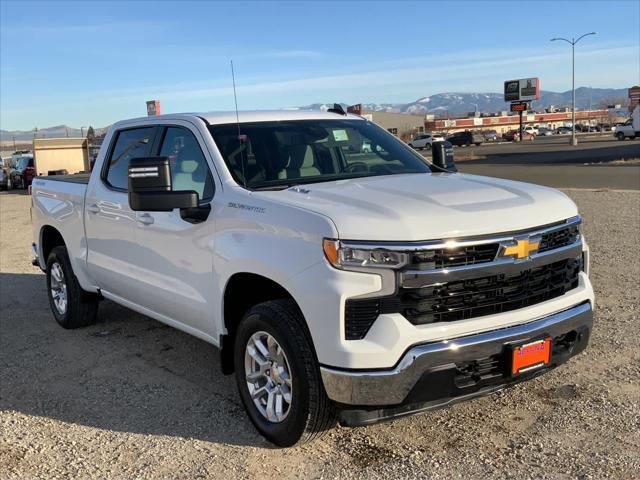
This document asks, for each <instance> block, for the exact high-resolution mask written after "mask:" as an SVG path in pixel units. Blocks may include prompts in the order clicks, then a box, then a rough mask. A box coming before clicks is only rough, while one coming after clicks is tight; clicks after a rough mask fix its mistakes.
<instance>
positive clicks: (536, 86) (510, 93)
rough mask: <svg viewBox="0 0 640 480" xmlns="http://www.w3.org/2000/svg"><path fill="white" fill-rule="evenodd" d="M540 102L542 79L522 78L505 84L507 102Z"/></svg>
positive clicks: (505, 99)
mask: <svg viewBox="0 0 640 480" xmlns="http://www.w3.org/2000/svg"><path fill="white" fill-rule="evenodd" d="M531 100H540V79H539V78H537V77H534V78H521V79H519V80H507V81H506V82H504V101H505V102H530V101H531Z"/></svg>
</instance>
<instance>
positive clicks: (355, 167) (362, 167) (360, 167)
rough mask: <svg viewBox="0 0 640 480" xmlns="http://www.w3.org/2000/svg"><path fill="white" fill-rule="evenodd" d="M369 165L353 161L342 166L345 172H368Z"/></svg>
mask: <svg viewBox="0 0 640 480" xmlns="http://www.w3.org/2000/svg"><path fill="white" fill-rule="evenodd" d="M368 171H369V166H368V165H367V164H366V163H365V162H354V163H352V164H350V165H347V166H346V167H345V168H344V172H345V173H358V172H368Z"/></svg>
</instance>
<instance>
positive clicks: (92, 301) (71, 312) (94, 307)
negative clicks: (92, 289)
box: [46, 246, 100, 328]
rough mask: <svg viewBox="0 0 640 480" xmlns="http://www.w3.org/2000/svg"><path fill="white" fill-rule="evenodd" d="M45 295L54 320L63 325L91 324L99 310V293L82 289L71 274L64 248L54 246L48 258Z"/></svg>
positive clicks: (82, 325) (80, 325)
mask: <svg viewBox="0 0 640 480" xmlns="http://www.w3.org/2000/svg"><path fill="white" fill-rule="evenodd" d="M46 273H47V295H48V297H49V305H50V306H51V311H52V312H53V316H54V317H55V319H56V321H57V322H58V323H59V324H60V325H61V326H62V327H64V328H79V327H84V326H86V325H89V324H91V323H93V322H94V321H95V319H96V315H97V313H98V303H99V301H100V299H99V297H98V295H96V294H95V293H89V292H86V291H84V290H83V289H82V288H81V287H80V284H79V283H78V279H77V278H76V276H75V275H74V273H73V269H72V268H71V262H70V261H69V254H68V253H67V248H66V247H63V246H59V247H55V248H54V249H53V250H52V251H51V253H50V254H49V258H48V259H47V269H46Z"/></svg>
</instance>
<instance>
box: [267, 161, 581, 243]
mask: <svg viewBox="0 0 640 480" xmlns="http://www.w3.org/2000/svg"><path fill="white" fill-rule="evenodd" d="M259 195H266V196H268V197H269V199H270V200H272V201H274V200H275V201H279V202H283V203H286V204H289V205H293V206H297V207H300V208H304V209H306V210H310V211H313V212H316V213H319V214H322V215H325V216H327V217H329V218H331V220H332V221H333V222H334V224H335V226H336V229H337V231H338V234H339V236H340V238H341V239H344V240H366V241H376V240H378V241H420V240H432V239H443V238H458V237H466V236H474V235H485V234H493V233H501V232H512V231H515V230H524V229H528V228H532V227H538V226H541V225H547V224H550V223H554V222H558V221H562V220H565V219H567V218H569V217H573V216H575V215H577V214H578V211H577V208H576V206H575V204H574V203H573V202H572V201H571V200H570V199H569V198H568V197H567V196H566V195H564V194H563V193H562V192H560V191H558V190H555V189H552V188H548V187H542V186H539V185H533V184H528V183H522V182H514V181H510V180H502V179H497V178H490V177H481V176H477V175H467V174H461V173H455V174H452V173H426V174H407V175H390V176H381V177H368V178H360V179H349V180H340V181H336V182H326V183H318V184H309V185H301V186H297V187H291V188H289V189H287V190H281V191H277V192H260V194H259Z"/></svg>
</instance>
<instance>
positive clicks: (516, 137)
mask: <svg viewBox="0 0 640 480" xmlns="http://www.w3.org/2000/svg"><path fill="white" fill-rule="evenodd" d="M522 138H523V139H524V140H533V139H534V138H536V136H535V135H533V134H531V133H528V132H524V134H523V136H522ZM502 139H503V140H505V141H507V142H518V141H520V132H519V131H518V130H509V131H508V132H506V133H503V134H502Z"/></svg>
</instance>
